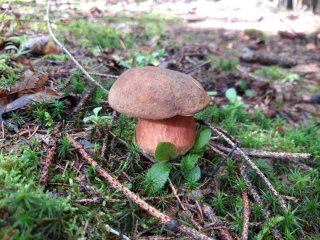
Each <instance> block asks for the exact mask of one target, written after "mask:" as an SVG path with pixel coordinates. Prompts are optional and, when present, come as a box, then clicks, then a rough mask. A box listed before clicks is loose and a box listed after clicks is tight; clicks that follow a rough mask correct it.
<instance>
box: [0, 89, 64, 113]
mask: <svg viewBox="0 0 320 240" xmlns="http://www.w3.org/2000/svg"><path fill="white" fill-rule="evenodd" d="M59 98H60V95H59V94H58V93H57V92H56V91H55V90H54V89H53V88H50V87H46V88H44V89H43V91H40V92H36V93H32V94H24V95H22V96H21V97H19V98H17V99H15V100H14V101H12V102H10V103H9V104H7V105H5V106H0V115H2V114H4V113H7V112H11V111H14V110H17V109H20V108H23V107H26V106H29V105H31V104H32V103H40V102H45V101H48V100H51V99H59Z"/></svg>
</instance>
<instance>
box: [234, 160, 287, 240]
mask: <svg viewBox="0 0 320 240" xmlns="http://www.w3.org/2000/svg"><path fill="white" fill-rule="evenodd" d="M240 175H241V176H242V177H243V179H244V181H245V183H246V186H247V188H248V190H249V193H250V195H251V196H252V198H253V199H254V201H255V202H256V203H258V204H259V205H260V207H261V209H262V213H263V216H264V218H265V219H266V220H268V219H270V218H271V212H270V211H269V210H268V209H265V208H264V205H263V201H262V198H261V196H260V195H259V193H258V192H257V190H256V188H255V187H254V186H253V184H252V183H251V181H250V180H249V178H248V175H247V172H246V166H245V165H244V164H242V165H241V167H240ZM271 232H272V234H273V236H274V238H275V239H278V240H283V237H282V236H281V233H280V232H279V231H278V229H276V228H274V229H272V231H271Z"/></svg>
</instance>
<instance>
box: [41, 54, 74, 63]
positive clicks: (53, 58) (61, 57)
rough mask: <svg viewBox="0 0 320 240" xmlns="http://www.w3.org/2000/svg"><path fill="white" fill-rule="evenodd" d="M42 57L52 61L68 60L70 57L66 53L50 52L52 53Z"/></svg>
mask: <svg viewBox="0 0 320 240" xmlns="http://www.w3.org/2000/svg"><path fill="white" fill-rule="evenodd" d="M42 59H43V60H50V61H60V62H66V61H68V59H69V58H68V56H67V55H66V54H50V55H46V56H44V57H43V58H42Z"/></svg>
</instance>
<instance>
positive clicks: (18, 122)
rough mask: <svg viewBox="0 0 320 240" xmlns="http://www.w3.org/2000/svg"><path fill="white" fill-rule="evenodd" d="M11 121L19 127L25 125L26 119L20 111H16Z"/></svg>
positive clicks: (12, 114)
mask: <svg viewBox="0 0 320 240" xmlns="http://www.w3.org/2000/svg"><path fill="white" fill-rule="evenodd" d="M11 121H12V123H13V124H15V125H18V126H20V125H22V124H24V123H25V119H24V117H23V116H22V115H21V113H20V112H19V111H14V112H12V113H11Z"/></svg>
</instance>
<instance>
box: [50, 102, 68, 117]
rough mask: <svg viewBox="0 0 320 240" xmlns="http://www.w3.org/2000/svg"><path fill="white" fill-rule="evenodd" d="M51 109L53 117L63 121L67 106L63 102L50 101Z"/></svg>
mask: <svg viewBox="0 0 320 240" xmlns="http://www.w3.org/2000/svg"><path fill="white" fill-rule="evenodd" d="M49 107H51V108H52V117H53V118H55V119H59V120H60V119H62V117H63V113H64V111H65V110H66V106H65V104H64V102H63V101H60V100H57V99H53V100H51V101H49Z"/></svg>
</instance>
